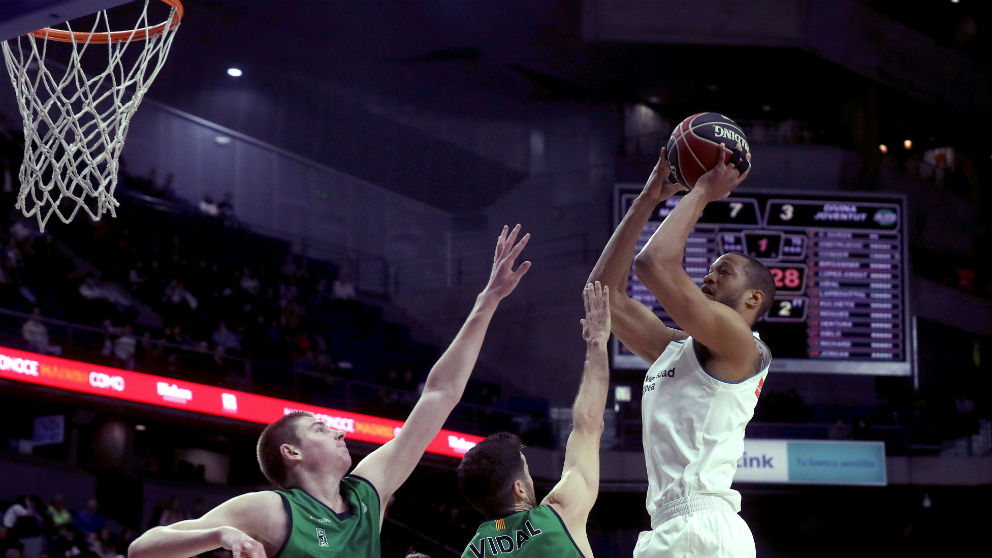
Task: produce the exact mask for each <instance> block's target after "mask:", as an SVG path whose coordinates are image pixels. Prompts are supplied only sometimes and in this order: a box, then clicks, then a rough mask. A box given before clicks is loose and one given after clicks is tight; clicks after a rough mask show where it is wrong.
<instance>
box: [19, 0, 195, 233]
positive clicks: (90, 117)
mask: <svg viewBox="0 0 992 558" xmlns="http://www.w3.org/2000/svg"><path fill="white" fill-rule="evenodd" d="M150 1H153V0H144V6H143V8H142V10H141V15H140V16H138V19H137V21H136V22H135V23H134V24H133V25H132V26H131V28H130V29H129V30H127V31H112V30H111V25H110V17H111V16H110V15H108V13H107V10H104V11H101V12H98V13H97V14H95V19H94V22H93V24H92V27H91V29H90V31H88V32H86V31H73V30H72V26H71V24H70V22H66V23H64V24H63V25H64V26H65V27H66V29H64V30H63V29H53V28H44V29H39V30H37V31H33V32H31V33H27V34H25V35H21V36H20V37H17V38H15V39H11V40H9V41H4V42H3V56H4V60H5V61H6V63H7V72H8V73H9V74H10V81H11V83H12V84H13V85H14V91H15V93H16V94H17V103H18V107H19V108H20V111H21V116H22V117H23V120H24V161H23V163H22V164H21V171H20V174H19V175H18V177H19V178H20V182H21V188H20V192H19V193H18V195H17V205H16V208H17V209H20V210H21V212H22V213H23V214H24V216H25V217H31V216H35V217H36V218H37V219H38V225H39V227H40V229H41V230H42V231H44V230H45V224H46V223H47V222H48V219H49V218H50V217H51V216H52V213H54V214H56V215H58V217H59V219H61V220H62V222H63V223H69V222H70V221H72V219H73V218H74V217H75V216H76V213H78V212H79V209H80V208H82V209H83V210H84V211H85V212H86V213H88V214H89V216H90V217H91V218H92V219H93V220H94V221H98V220H99V219H100V218H101V217H102V216H103V214H104V212H108V213H110V215H111V216H112V217H116V213H115V209H116V207H117V206H118V205H119V204H118V203H117V200H115V199H114V189H115V188H116V186H117V171H118V159H119V158H120V154H121V150H122V148H123V146H124V139H125V137H126V136H127V130H128V125H129V124H130V122H131V117H132V116H133V115H134V113H135V111H136V110H137V109H138V104H140V103H141V100H142V98H143V97H144V94H145V92H146V91H147V90H148V87H149V86H151V84H152V81H153V80H154V79H155V77H156V76H157V75H158V72H159V70H161V69H162V65H163V64H164V63H165V58H166V57H167V56H168V54H169V48H170V47H171V46H172V40H173V38H174V37H175V34H176V30H177V29H178V28H179V21H180V20H181V19H182V16H183V6H182V4H181V3H180V2H179V0H159V1H160V2H162V3H165V4H168V6H169V8H168V9H169V14H168V17H167V18H166V19H165V20H164V21H163V22H162V23H159V24H157V25H151V24H149V15H148V12H149V9H148V8H149V2H150ZM156 4H157V2H156ZM163 11H164V7H163ZM50 41H52V42H56V43H64V44H65V45H67V47H66V48H67V49H68V50H66V51H65V54H64V55H63V56H64V59H58V60H52V59H53V58H59V55H53V56H49V55H50V54H52V53H54V52H56V51H58V50H59V48H57V47H56V46H55V45H54V44H52V45H50V44H49V42H50ZM132 45H135V46H134V47H133V48H131V49H130V50H129V48H128V47H131V46H132ZM90 59H92V60H93V61H92V62H91V61H90ZM108 61H109V64H108ZM95 68H98V69H95ZM58 73H61V75H60V76H58V75H56V74H58Z"/></svg>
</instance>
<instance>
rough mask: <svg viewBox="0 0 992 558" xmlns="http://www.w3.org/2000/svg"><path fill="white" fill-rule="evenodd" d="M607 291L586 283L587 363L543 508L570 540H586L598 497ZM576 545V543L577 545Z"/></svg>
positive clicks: (607, 372)
mask: <svg viewBox="0 0 992 558" xmlns="http://www.w3.org/2000/svg"><path fill="white" fill-rule="evenodd" d="M610 296H611V293H610V289H609V287H607V286H605V285H601V284H600V283H599V282H598V281H597V282H596V283H588V284H587V285H586V287H585V289H583V291H582V300H583V302H584V303H585V310H586V317H585V319H583V320H581V323H582V338H583V339H584V340H585V342H586V360H585V366H584V367H583V369H582V381H581V382H580V383H579V393H578V395H576V397H575V403H574V404H573V405H572V432H571V434H569V435H568V442H567V443H566V445H565V464H564V466H563V468H562V474H561V480H560V481H558V484H556V485H555V487H554V488H552V489H551V492H549V493H548V495H547V496H546V497H545V498H544V501H543V502H542V504H550V505H551V506H553V507H554V508H555V510H557V511H558V513H559V514H560V515H561V517H562V519H563V520H564V521H565V525H566V526H567V527H568V531H569V533H571V534H572V537H573V538H577V539H578V538H581V539H585V535H586V530H585V525H586V519H587V518H588V517H589V511H590V510H592V506H593V504H595V503H596V496H597V495H598V494H599V440H600V438H601V437H602V434H603V411H604V410H605V409H606V394H607V391H608V390H609V387H610V369H609V362H608V359H607V351H606V342H607V341H608V340H609V338H610ZM576 542H579V541H578V540H577V541H576Z"/></svg>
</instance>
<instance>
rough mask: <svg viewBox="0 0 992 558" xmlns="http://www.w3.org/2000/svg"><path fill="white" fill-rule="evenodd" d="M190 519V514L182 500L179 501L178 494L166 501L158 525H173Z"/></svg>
mask: <svg viewBox="0 0 992 558" xmlns="http://www.w3.org/2000/svg"><path fill="white" fill-rule="evenodd" d="M185 519H189V516H188V515H187V514H186V512H185V511H184V510H183V505H182V502H180V501H179V497H178V496H173V497H171V498H169V500H168V501H167V502H166V503H165V507H164V508H163V509H162V513H161V515H159V517H158V523H157V524H158V525H172V524H173V523H177V522H179V521H183V520H185Z"/></svg>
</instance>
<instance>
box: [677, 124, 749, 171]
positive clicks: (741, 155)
mask: <svg viewBox="0 0 992 558" xmlns="http://www.w3.org/2000/svg"><path fill="white" fill-rule="evenodd" d="M737 144H740V145H741V148H740V149H738V148H737V147H736V145H737ZM724 147H726V148H727V149H729V150H730V151H731V152H732V154H731V155H728V158H727V160H728V161H729V162H730V163H732V164H733V165H734V166H735V167H737V170H738V171H739V172H741V173H744V172H745V171H747V169H748V168H750V167H751V163H750V161H748V160H747V154H748V153H750V152H751V148H750V146H749V145H748V143H747V138H746V137H744V132H743V131H742V130H741V128H740V126H738V125H737V123H736V122H734V121H733V120H731V119H729V118H727V117H726V116H724V115H722V114H717V113H715V112H700V113H698V114H694V115H692V116H690V117H688V118H686V119H685V120H683V121H682V122H681V123H679V125H678V126H676V127H675V130H673V131H672V136H671V137H670V138H668V147H667V150H668V163H669V164H670V165H671V166H672V173H671V180H672V181H673V182H678V183H679V184H682V185H683V186H685V187H687V188H689V189H690V190H691V189H692V187H693V186H695V185H696V181H697V180H699V177H700V176H702V175H703V173H705V172H706V171H708V170H710V169H711V168H713V167H714V166H716V164H717V163H718V162H719V161H720V150H721V149H723V148H724Z"/></svg>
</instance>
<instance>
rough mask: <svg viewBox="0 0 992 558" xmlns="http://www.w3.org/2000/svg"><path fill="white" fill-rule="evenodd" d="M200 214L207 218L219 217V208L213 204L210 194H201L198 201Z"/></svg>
mask: <svg viewBox="0 0 992 558" xmlns="http://www.w3.org/2000/svg"><path fill="white" fill-rule="evenodd" d="M198 207H199V208H200V213H202V214H204V215H206V216H207V217H217V216H219V215H220V208H219V207H217V204H216V203H215V202H214V197H213V196H211V195H210V194H203V198H202V199H200V204H199V206H198Z"/></svg>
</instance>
